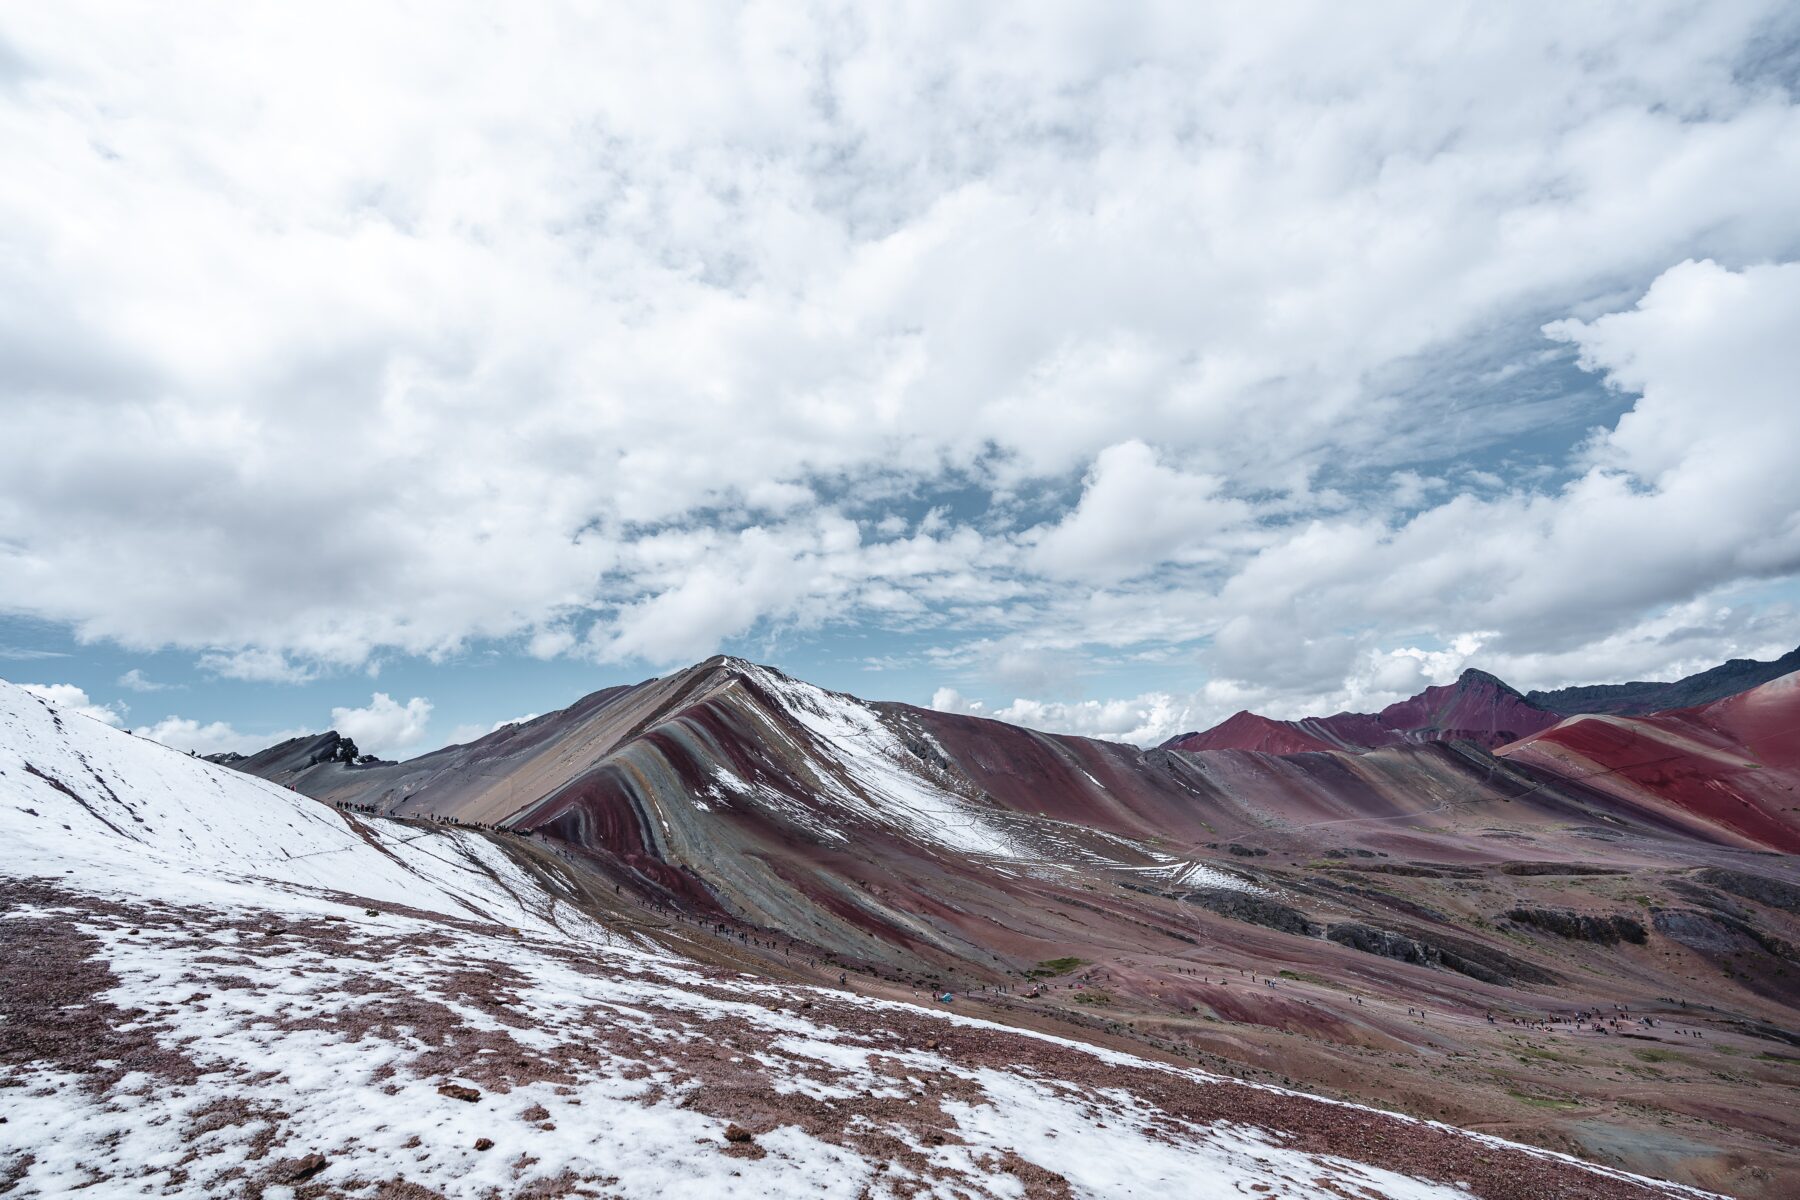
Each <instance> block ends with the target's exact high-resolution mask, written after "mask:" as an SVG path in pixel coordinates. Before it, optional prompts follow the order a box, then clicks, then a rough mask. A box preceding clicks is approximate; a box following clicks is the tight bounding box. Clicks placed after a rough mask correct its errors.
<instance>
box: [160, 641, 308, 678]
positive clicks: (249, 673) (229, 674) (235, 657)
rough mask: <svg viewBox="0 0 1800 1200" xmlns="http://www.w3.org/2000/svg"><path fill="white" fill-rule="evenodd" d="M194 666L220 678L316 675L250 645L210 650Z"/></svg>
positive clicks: (277, 653)
mask: <svg viewBox="0 0 1800 1200" xmlns="http://www.w3.org/2000/svg"><path fill="white" fill-rule="evenodd" d="M197 665H198V666H199V667H200V669H201V670H202V671H205V672H207V673H208V674H211V675H214V676H216V677H218V678H220V679H242V680H245V681H247V682H250V683H308V682H310V681H312V680H314V679H316V678H318V672H317V671H316V670H314V669H313V668H311V667H307V666H303V665H301V664H299V663H295V662H290V661H289V659H288V656H287V655H286V654H284V653H283V652H281V651H280V650H269V649H257V648H252V649H248V650H237V651H233V652H231V653H220V652H209V653H206V654H202V655H201V656H200V659H199V662H198V664H197ZM133 674H136V672H135V671H134V672H133Z"/></svg>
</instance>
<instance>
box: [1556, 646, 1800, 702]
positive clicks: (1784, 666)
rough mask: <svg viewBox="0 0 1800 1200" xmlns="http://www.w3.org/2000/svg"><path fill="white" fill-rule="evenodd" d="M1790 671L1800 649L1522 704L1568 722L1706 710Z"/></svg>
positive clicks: (1799, 664) (1799, 662)
mask: <svg viewBox="0 0 1800 1200" xmlns="http://www.w3.org/2000/svg"><path fill="white" fill-rule="evenodd" d="M1795 671H1800V646H1797V647H1795V648H1794V649H1792V650H1790V651H1788V652H1787V653H1786V654H1784V655H1782V656H1781V657H1780V658H1777V659H1775V660H1773V661H1771V662H1758V661H1757V660H1755V659H1753V658H1734V659H1732V660H1731V661H1730V662H1726V663H1722V664H1720V665H1719V666H1716V667H1713V668H1712V669H1711V670H1708V671H1701V672H1700V673H1699V674H1698V675H1689V676H1688V677H1687V678H1685V679H1677V680H1676V681H1675V682H1673V683H1648V682H1645V683H1599V684H1591V685H1589V686H1587V687H1566V688H1558V689H1556V690H1555V691H1553V692H1527V693H1525V699H1527V700H1528V701H1530V702H1531V703H1533V704H1535V705H1537V706H1538V707H1539V708H1547V709H1550V710H1551V711H1552V712H1559V713H1566V714H1568V715H1571V716H1573V715H1574V714H1576V713H1621V714H1624V715H1626V716H1643V715H1644V714H1646V713H1653V712H1664V711H1666V710H1668V709H1671V708H1692V707H1694V706H1695V705H1697V704H1711V703H1712V702H1713V701H1714V700H1723V699H1724V698H1725V697H1727V696H1735V695H1737V694H1738V693H1739V692H1747V691H1749V690H1750V689H1751V688H1753V687H1756V686H1757V685H1758V684H1763V683H1767V682H1769V680H1771V679H1779V678H1780V677H1781V676H1783V675H1791V674H1793V673H1794V672H1795Z"/></svg>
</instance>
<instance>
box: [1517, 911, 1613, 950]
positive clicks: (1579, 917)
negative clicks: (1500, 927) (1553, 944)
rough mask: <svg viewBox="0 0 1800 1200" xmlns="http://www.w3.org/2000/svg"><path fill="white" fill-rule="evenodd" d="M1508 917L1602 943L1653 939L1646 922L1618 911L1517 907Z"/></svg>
mask: <svg viewBox="0 0 1800 1200" xmlns="http://www.w3.org/2000/svg"><path fill="white" fill-rule="evenodd" d="M1504 919H1505V920H1508V921H1512V922H1513V923H1514V924H1518V925H1529V926H1531V927H1532V928H1533V929H1541V930H1543V931H1544V932H1545V933H1553V934H1555V935H1556V936H1557V937H1562V938H1569V939H1571V940H1573V941H1578V942H1594V943H1595V944H1597V945H1601V946H1616V945H1618V944H1619V943H1620V942H1630V943H1631V944H1632V945H1634V946H1641V945H1643V944H1644V943H1645V942H1646V941H1648V940H1649V934H1648V932H1646V931H1645V929H1644V926H1643V923H1642V922H1640V921H1638V920H1636V919H1634V918H1632V917H1627V916H1621V915H1618V914H1613V915H1609V916H1592V915H1590V914H1588V913H1578V912H1574V911H1571V910H1570V909H1566V908H1515V909H1511V910H1509V911H1508V912H1507V913H1506V914H1505V915H1504Z"/></svg>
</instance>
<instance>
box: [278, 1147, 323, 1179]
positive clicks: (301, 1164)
mask: <svg viewBox="0 0 1800 1200" xmlns="http://www.w3.org/2000/svg"><path fill="white" fill-rule="evenodd" d="M325 1166H326V1162H325V1156H324V1155H323V1154H316V1153H315V1154H309V1155H307V1156H306V1157H305V1158H296V1159H295V1160H294V1161H293V1162H291V1163H289V1164H288V1169H287V1174H286V1175H284V1176H283V1179H284V1180H285V1181H286V1182H288V1183H302V1182H304V1181H306V1180H308V1179H311V1178H312V1177H313V1176H314V1175H317V1174H318V1173H319V1172H320V1171H323V1170H324V1169H325Z"/></svg>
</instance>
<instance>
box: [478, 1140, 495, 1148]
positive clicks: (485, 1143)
mask: <svg viewBox="0 0 1800 1200" xmlns="http://www.w3.org/2000/svg"><path fill="white" fill-rule="evenodd" d="M475 1148H476V1149H477V1150H492V1149H493V1148H494V1139H493V1138H476V1139H475Z"/></svg>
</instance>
